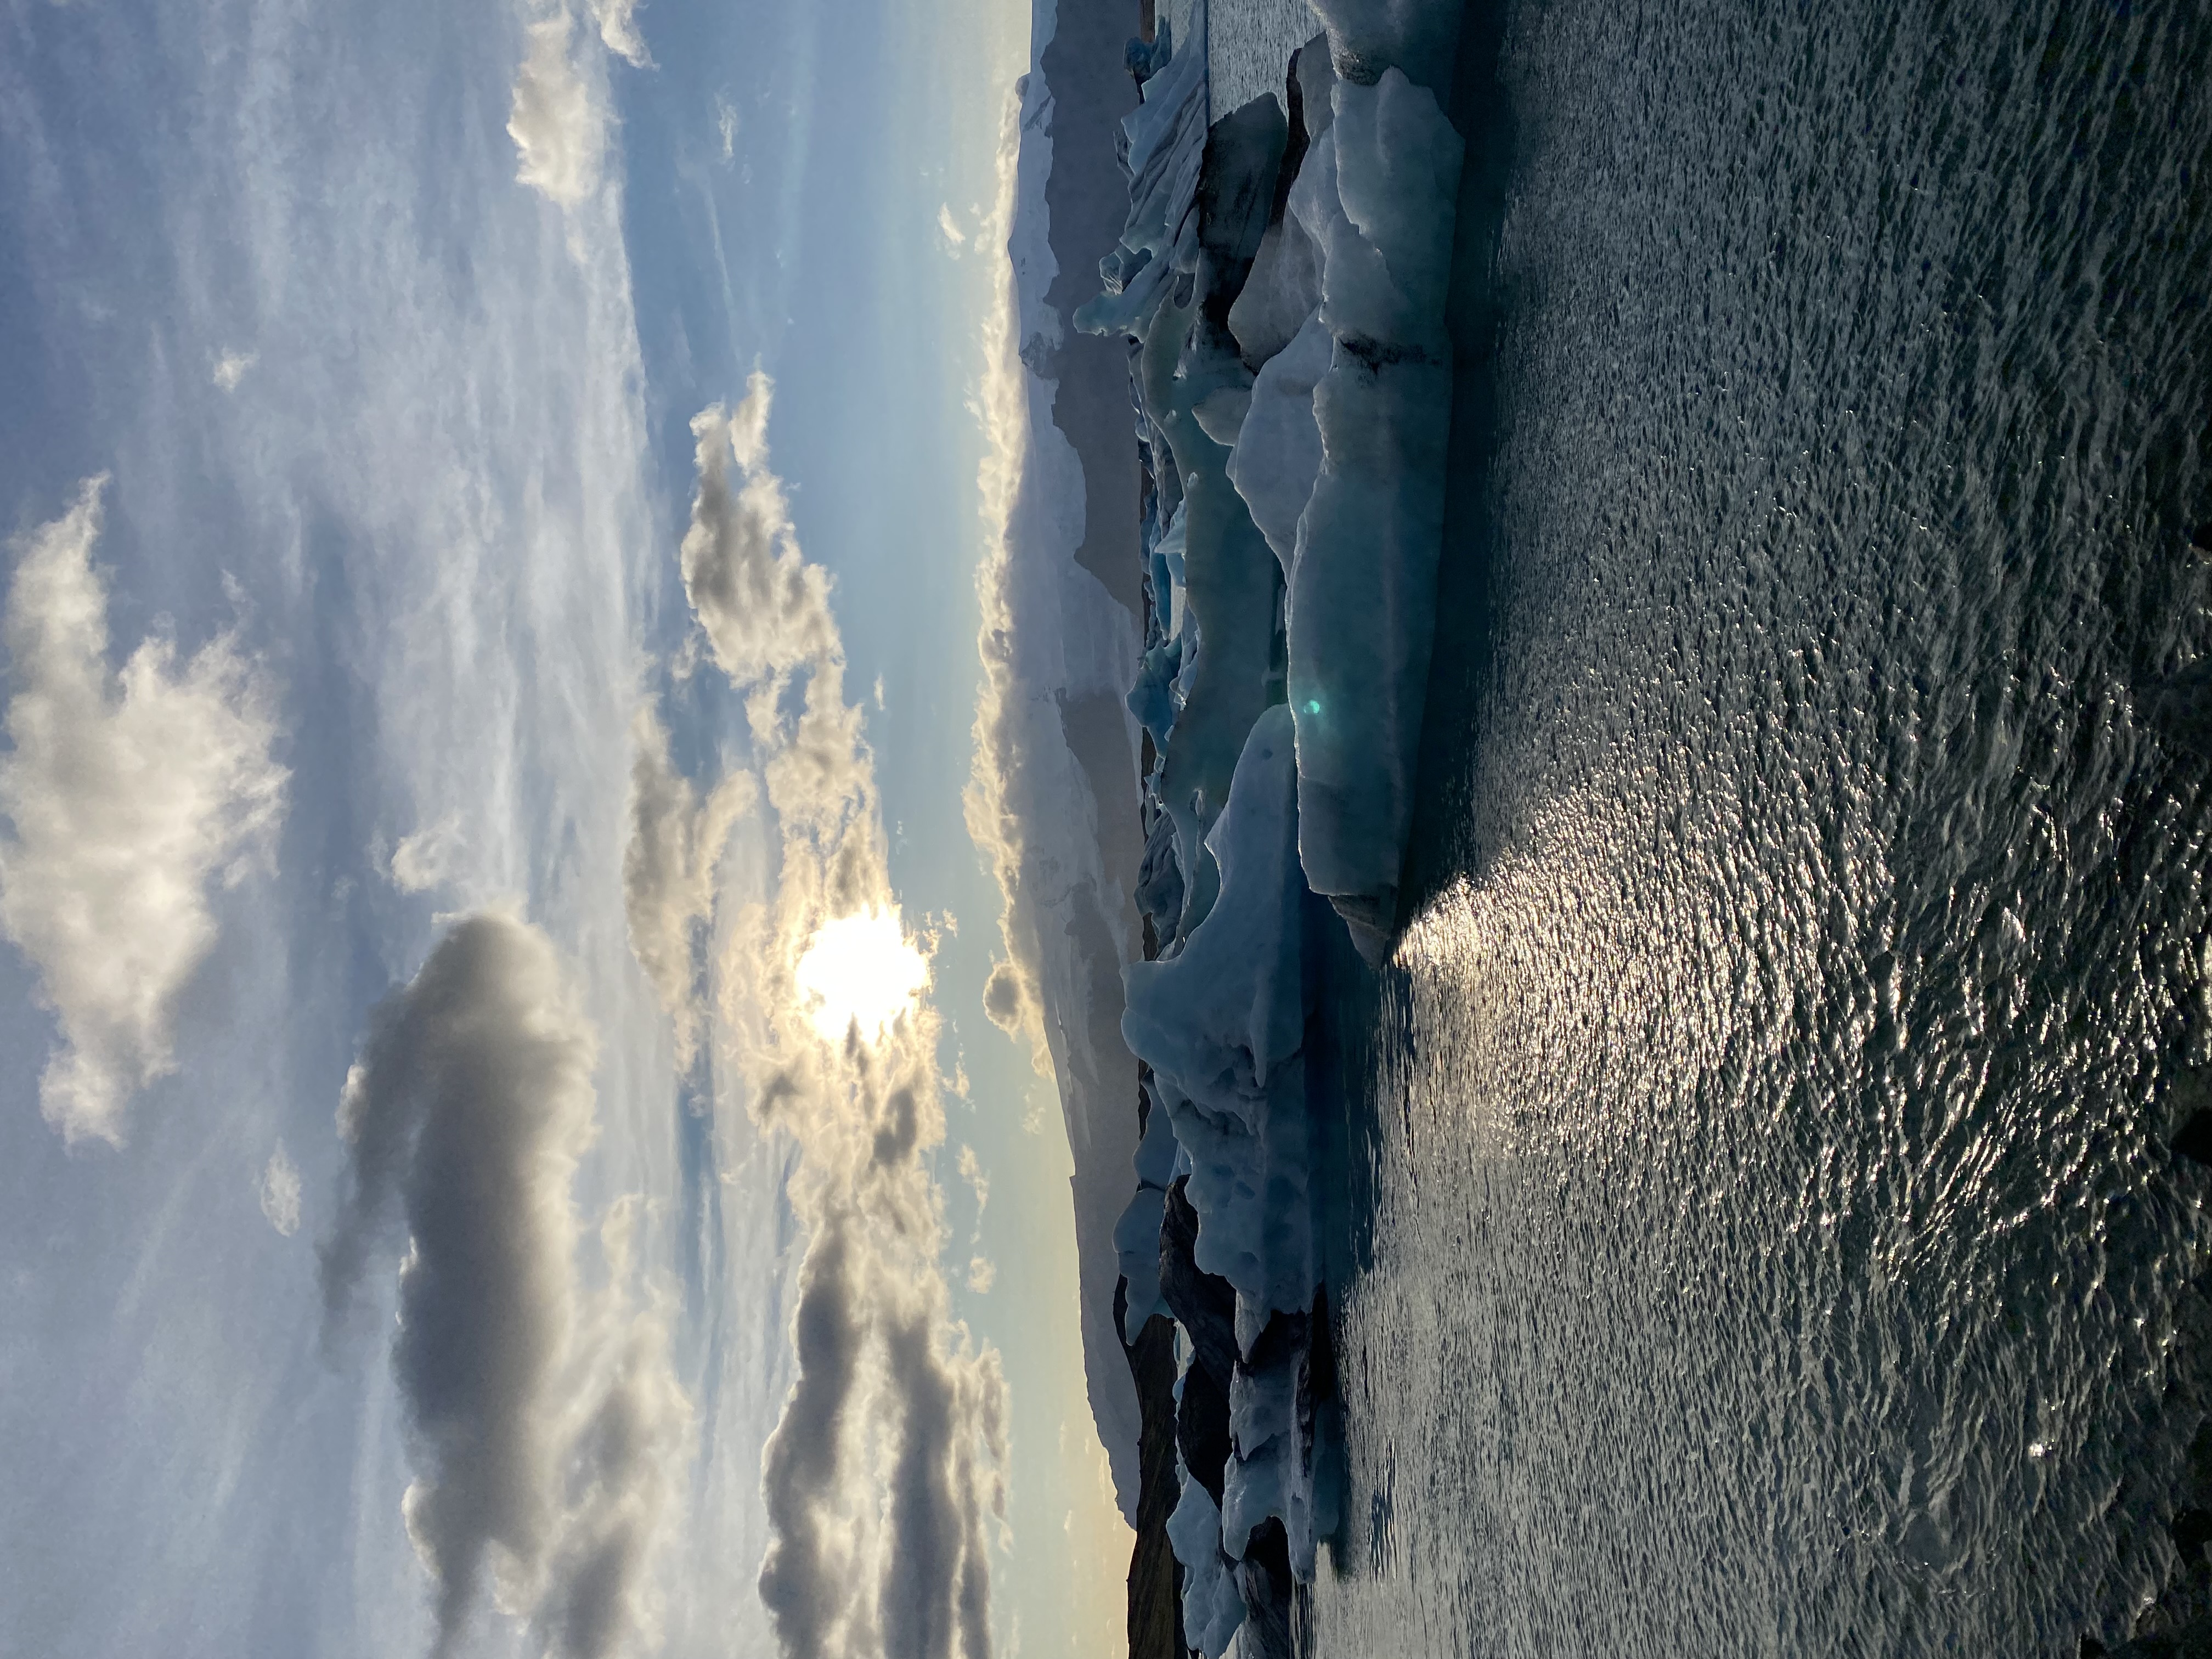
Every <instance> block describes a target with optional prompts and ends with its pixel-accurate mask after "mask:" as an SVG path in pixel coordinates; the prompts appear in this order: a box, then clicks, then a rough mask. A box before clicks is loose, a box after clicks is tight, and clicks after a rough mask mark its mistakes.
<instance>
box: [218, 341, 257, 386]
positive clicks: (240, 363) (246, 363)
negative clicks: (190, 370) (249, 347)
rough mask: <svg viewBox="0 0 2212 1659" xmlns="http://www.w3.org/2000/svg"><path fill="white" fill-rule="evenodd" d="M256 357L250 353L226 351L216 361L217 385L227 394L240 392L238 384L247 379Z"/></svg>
mask: <svg viewBox="0 0 2212 1659" xmlns="http://www.w3.org/2000/svg"><path fill="white" fill-rule="evenodd" d="M253 360H254V355H253V353H252V352H250V351H226V352H224V353H223V354H222V356H220V357H218V358H216V360H215V374H214V380H215V383H216V385H217V386H220V387H222V389H223V390H224V391H225V392H235V391H237V390H238V383H239V382H240V380H244V379H245V378H246V370H247V369H249V368H252V367H253Z"/></svg>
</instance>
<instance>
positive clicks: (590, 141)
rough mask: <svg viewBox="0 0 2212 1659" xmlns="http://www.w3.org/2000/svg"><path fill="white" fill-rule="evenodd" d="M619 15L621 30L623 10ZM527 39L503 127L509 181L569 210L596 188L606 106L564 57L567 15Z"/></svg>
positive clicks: (604, 145) (540, 25)
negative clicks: (511, 163)
mask: <svg viewBox="0 0 2212 1659" xmlns="http://www.w3.org/2000/svg"><path fill="white" fill-rule="evenodd" d="M619 9H620V10H621V12H622V16H623V21H624V23H625V25H626V24H627V20H628V16H629V9H628V8H627V7H621V8H619ZM601 28H602V30H604V29H605V22H604V21H603V22H602V24H601ZM527 33H528V34H529V37H530V50H529V54H528V56H526V58H523V60H522V67H521V69H520V70H518V71H517V72H516V74H515V77H514V104H513V109H512V111H511V112H509V114H508V116H507V136H508V137H512V138H513V140H514V148H515V149H516V150H517V152H518V153H519V154H520V158H521V164H520V167H518V168H517V170H516V173H515V177H516V178H517V179H520V180H521V182H522V183H524V184H526V185H529V186H530V187H531V188H532V190H535V191H538V193H539V194H540V195H542V196H544V197H545V198H546V199H547V200H548V201H550V202H556V203H558V204H561V205H562V207H574V206H575V205H576V204H578V203H579V202H581V201H582V200H583V199H584V198H585V197H587V196H589V195H590V194H591V193H592V191H595V190H597V189H598V188H599V174H600V173H601V172H602V170H603V169H604V168H605V165H606V150H607V125H608V118H607V110H606V106H605V104H604V103H603V102H602V100H600V98H599V95H598V94H597V92H596V91H595V89H594V88H592V87H591V86H589V85H587V84H586V82H585V80H584V77H583V76H580V75H579V74H578V73H577V71H576V64H575V62H574V59H573V58H570V57H569V55H568V33H569V23H568V13H567V12H565V11H564V12H562V13H561V14H560V15H557V16H554V17H549V18H547V19H546V20H545V21H543V22H539V23H532V25H531V26H530V27H529V29H528V31H527ZM641 50H642V48H641Z"/></svg>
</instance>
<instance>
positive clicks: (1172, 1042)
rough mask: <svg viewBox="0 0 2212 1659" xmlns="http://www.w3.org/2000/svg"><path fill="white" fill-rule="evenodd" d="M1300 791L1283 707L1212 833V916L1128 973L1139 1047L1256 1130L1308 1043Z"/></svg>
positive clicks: (1163, 1071) (1126, 1018)
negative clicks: (1274, 1080)
mask: <svg viewBox="0 0 2212 1659" xmlns="http://www.w3.org/2000/svg"><path fill="white" fill-rule="evenodd" d="M1296 836H1297V770H1296V753H1295V750H1294V748H1293V745H1292V740H1291V719H1290V714H1289V711H1288V710H1287V709H1285V708H1284V707H1283V706H1282V705H1281V704H1279V703H1278V704H1277V705H1276V706H1275V707H1274V708H1270V709H1269V710H1267V713H1266V714H1262V715H1261V717H1260V718H1259V720H1256V721H1255V722H1254V724H1253V726H1252V730H1251V734H1250V735H1249V737H1248V738H1246V740H1245V744H1244V751H1243V755H1241V756H1240V757H1238V759H1237V769H1236V772H1235V775H1234V776H1233V777H1232V779H1231V782H1230V787H1229V801H1228V804H1227V805H1226V806H1225V807H1224V808H1223V810H1222V813H1221V816H1220V817H1219V818H1218V820H1217V821H1216V822H1215V823H1214V826H1213V829H1212V831H1211V833H1209V834H1208V835H1207V836H1206V846H1207V848H1208V849H1209V850H1210V851H1211V852H1212V854H1213V859H1214V864H1215V866H1216V867H1217V868H1218V870H1219V871H1220V872H1221V888H1220V894H1219V896H1218V898H1217V899H1216V900H1215V901H1214V905H1213V908H1212V912H1211V913H1210V914H1209V915H1207V917H1206V921H1202V922H1200V924H1199V926H1198V927H1197V929H1196V930H1195V931H1194V933H1192V934H1191V936H1190V938H1189V939H1188V941H1187V942H1186V943H1185V945H1184V946H1183V950H1182V955H1180V956H1178V957H1176V958H1175V959H1174V960H1173V961H1171V962H1133V963H1130V964H1129V967H1128V969H1127V974H1126V975H1125V977H1126V980H1127V988H1128V1010H1127V1013H1125V1014H1124V1015H1123V1016H1122V1020H1121V1029H1122V1034H1123V1036H1126V1037H1127V1039H1128V1042H1129V1047H1130V1048H1131V1050H1132V1051H1133V1052H1134V1053H1135V1054H1137V1055H1138V1056H1139V1058H1140V1059H1142V1060H1146V1061H1148V1062H1149V1063H1150V1064H1151V1066H1152V1070H1153V1072H1154V1073H1156V1074H1157V1075H1158V1076H1159V1077H1161V1078H1163V1079H1165V1080H1166V1081H1168V1082H1170V1083H1172V1084H1174V1085H1176V1086H1177V1087H1178V1088H1180V1089H1181V1091H1182V1092H1183V1093H1184V1094H1185V1095H1187V1096H1188V1097H1190V1098H1191V1099H1192V1100H1194V1101H1195V1102H1197V1103H1199V1104H1200V1105H1201V1106H1203V1107H1204V1108H1206V1109H1207V1110H1209V1111H1213V1112H1218V1113H1226V1114H1229V1115H1233V1116H1234V1117H1235V1118H1236V1119H1237V1121H1238V1122H1239V1123H1240V1124H1241V1126H1242V1127H1244V1128H1247V1129H1249V1130H1253V1131H1256V1130H1257V1129H1258V1128H1259V1127H1260V1118H1261V1114H1262V1112H1263V1110H1264V1108H1265V1103H1266V1098H1267V1082H1268V1073H1269V1071H1270V1069H1271V1068H1273V1067H1274V1066H1277V1065H1279V1063H1280V1062H1281V1061H1283V1060H1287V1059H1289V1058H1290V1057H1291V1055H1292V1054H1296V1053H1297V1050H1298V1045H1299V1043H1300V1042H1301V1041H1302V1040H1303V1037H1304V987H1303V984H1302V983H1301V975H1302V972H1303V969H1302V966H1301V963H1302V960H1303V958H1302V955H1301V951H1300V944H1301V941H1300V939H1299V933H1298V891H1299V880H1298V865H1297V856H1296V851H1295V848H1296ZM1180 1138H1181V1136H1180V1126H1178V1139H1180ZM1185 1144H1186V1145H1188V1142H1186V1143H1185ZM1300 1305H1303V1304H1300Z"/></svg>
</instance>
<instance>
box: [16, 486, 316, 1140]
mask: <svg viewBox="0 0 2212 1659" xmlns="http://www.w3.org/2000/svg"><path fill="white" fill-rule="evenodd" d="M105 484H106V479H105V478H95V479H93V480H92V481H90V482H89V483H87V484H85V485H84V487H83V488H82V489H81V490H80V491H79V492H78V495H77V499H76V505H75V506H74V507H71V508H70V511H69V512H68V513H65V514H64V516H63V517H61V518H60V519H58V520H55V521H54V522H53V523H52V524H49V525H47V526H44V527H43V528H42V529H40V530H38V531H36V532H33V533H32V534H31V536H30V537H29V538H27V541H26V542H25V543H23V544H21V548H22V550H21V558H20V560H19V562H17V564H16V567H15V578H14V580H13V582H12V584H11V585H10V587H9V596H8V613H7V619H6V623H5V628H4V637H5V641H6V644H7V647H8V653H9V658H10V659H11V670H12V673H11V678H13V680H14V682H15V685H14V694H13V696H11V697H10V698H9V703H8V710H7V729H8V736H9V740H10V742H11V743H12V744H13V745H14V746H13V749H12V750H11V751H10V752H9V754H7V755H6V756H5V757H0V812H4V813H5V814H6V816H7V817H8V819H9V828H8V829H7V830H6V831H5V832H4V833H0V928H4V929H5V931H6V933H7V936H8V938H9V939H11V940H12V941H14V943H15V945H16V946H17V947H18V948H20V949H21V951H22V952H23V954H24V955H25V956H26V957H28V958H29V959H30V961H31V963H32V965H33V967H34V968H36V969H37V970H38V975H39V993H40V1000H41V1001H43V1002H44V1003H45V1005H46V1006H48V1007H49V1008H51V1009H52V1010H53V1012H54V1013H55V1015H56V1017H57V1018H58V1022H59V1024H60V1026H61V1037H62V1042H61V1047H60V1048H59V1049H58V1051H57V1052H56V1053H55V1054H53V1055H52V1057H51V1058H50V1059H49V1060H48V1061H47V1064H46V1071H45V1073H44V1074H43V1075H42V1076H41V1077H40V1080H39V1104H40V1109H41V1110H42V1111H43V1112H44V1113H45V1115H46V1121H48V1122H50V1123H52V1125H53V1126H54V1127H56V1128H58V1129H59V1130H60V1131H61V1132H62V1133H63V1134H64V1136H65V1137H66V1138H67V1139H70V1141H72V1142H74V1141H76V1140H80V1139H85V1138H87V1137H97V1138H99V1139H103V1140H106V1141H109V1142H112V1143H113V1144H116V1145H118V1146H119V1145H120V1144H121V1143H122V1140H123V1116H124V1109H125V1106H126V1104H127V1103H128V1102H129V1100H130V1097H131V1094H132V1093H133V1092H134V1091H137V1090H138V1089H140V1088H142V1087H143V1086H144V1085H146V1084H148V1083H149V1082H151V1081H153V1080H154V1079H156V1078H160V1077H162V1076H166V1075H167V1074H168V1073H171V1072H173V1071H174V1070H175V1069H176V1060H175V1052H174V1051H175V1037H176V1019H177V1000H178V997H179V993H181V992H182V990H183V989H184V987H185V982H186V981H188V980H190V979H191V975H192V974H193V972H194V971H195V970H196V969H197V968H198V967H199V965H200V963H202V962H203V961H204V960H205V959H206V957H207V955H208V952H209V951H210V950H212V949H213V948H214V946H215V941H216V921H215V916H214V915H213V913H212V911H211V910H210V907H209V902H208V889H209V887H210V884H211V883H213V882H216V881H217V880H218V879H219V880H220V881H221V882H222V884H223V885H225V886H230V885H233V884H235V883H236V882H238V881H239V880H240V879H241V878H243V877H244V876H245V875H246V873H247V872H248V871H250V870H251V869H252V867H253V866H255V865H256V864H257V863H260V862H264V861H266V860H268V859H269V858H270V856H271V855H272V852H273V847H274V842H275V839H276V828H277V825H278V823H279V822H280V821H281V819H282V817H283V799H284V785H285V780H286V773H285V770H284V769H283V767H281V766H279V765H277V764H276V762H275V761H273V760H272V759H270V747H271V745H272V744H274V742H275V740H276V715H275V708H274V697H273V695H272V693H271V690H270V685H269V683H268V681H267V679H266V678H265V677H264V675H263V674H262V672H261V671H260V670H259V669H258V666H257V665H255V664H254V663H253V662H252V660H251V659H248V658H246V656H245V655H243V654H242V653H240V651H239V649H238V648H237V644H236V641H234V639H233V638H232V637H231V636H229V635H223V636H222V637H220V638H218V639H216V640H215V641H212V642H211V643H210V644H208V645H206V646H204V647H202V648H201V649H200V650H199V651H198V652H197V653H195V654H194V655H193V656H192V657H191V659H190V660H189V661H185V662H181V663H180V662H179V660H178V656H177V651H176V647H175V646H174V644H173V643H172V642H171V641H168V640H167V639H163V638H161V637H159V636H156V637H155V638H152V639H149V640H146V641H143V643H141V644H140V645H139V646H138V647H137V650H135V651H133V652H132V653H131V657H130V659H129V660H128V661H127V662H125V664H124V665H123V668H122V671H121V672H120V673H112V672H111V671H109V669H108V666H107V660H106V653H107V644H108V640H107V594H106V589H105V588H104V586H102V585H101V582H100V577H99V575H98V574H97V573H95V572H94V569H93V568H92V551H93V548H94V545H95V544H97V542H98V541H99V538H100V494H101V491H102V489H103V488H104V486H105Z"/></svg>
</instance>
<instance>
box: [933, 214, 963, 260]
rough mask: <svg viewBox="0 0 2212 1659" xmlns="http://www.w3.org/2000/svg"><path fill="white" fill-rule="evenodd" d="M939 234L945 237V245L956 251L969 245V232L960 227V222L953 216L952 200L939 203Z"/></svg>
mask: <svg viewBox="0 0 2212 1659" xmlns="http://www.w3.org/2000/svg"><path fill="white" fill-rule="evenodd" d="M937 234H939V235H940V236H942V237H943V238H945V246H947V247H949V248H951V249H952V250H953V251H954V252H958V251H959V250H960V249H961V248H963V247H965V246H967V245H968V233H967V232H966V231H964V230H963V229H961V228H960V222H959V221H958V220H957V219H956V218H954V217H953V216H952V204H951V203H950V202H940V203H939V204H938V207H937Z"/></svg>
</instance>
